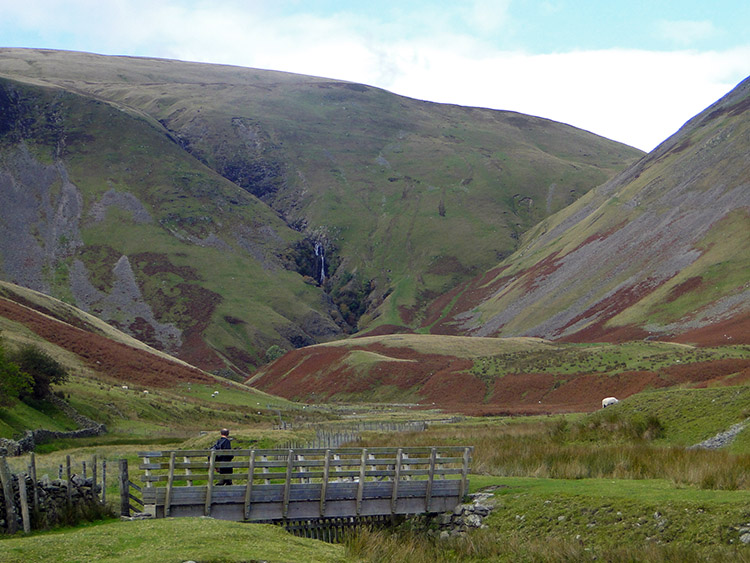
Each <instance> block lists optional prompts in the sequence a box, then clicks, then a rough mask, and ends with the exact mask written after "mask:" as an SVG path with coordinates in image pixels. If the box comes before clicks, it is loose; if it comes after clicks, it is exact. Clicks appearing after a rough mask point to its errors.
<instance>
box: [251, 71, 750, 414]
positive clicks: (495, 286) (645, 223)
mask: <svg viewBox="0 0 750 563" xmlns="http://www.w3.org/2000/svg"><path fill="white" fill-rule="evenodd" d="M748 154H750V79H747V80H745V81H743V82H742V83H741V84H740V85H738V86H737V87H736V88H735V89H734V90H733V91H732V92H730V93H729V94H728V95H727V96H725V97H724V98H722V99H721V100H719V101H718V102H717V103H715V104H714V105H712V106H711V107H709V108H708V109H706V110H705V111H704V112H702V113H700V114H699V115H698V116H696V117H695V118H693V119H692V120H690V121H689V122H688V123H687V124H686V125H685V126H684V127H683V128H682V129H681V130H680V131H679V132H677V133H676V134H675V135H673V136H672V137H670V138H669V139H668V140H667V141H665V142H664V143H663V144H662V145H660V146H659V147H658V148H657V149H656V150H654V151H653V152H652V153H651V154H649V155H648V156H646V157H644V158H643V159H642V160H640V161H639V162H637V163H636V164H634V165H633V166H631V167H630V168H628V169H627V170H625V171H624V172H623V173H621V174H620V175H618V176H617V177H615V178H614V179H612V180H611V181H609V182H607V183H606V184H604V185H602V186H601V187H599V188H597V189H595V190H592V191H591V192H589V193H588V194H587V195H585V196H584V197H582V198H581V199H580V200H578V201H577V202H575V203H574V204H572V205H571V206H570V207H568V208H566V209H564V210H562V211H560V212H558V213H556V214H554V215H552V216H551V217H549V218H547V219H546V220H544V221H542V222H541V223H540V224H539V225H538V226H537V227H535V228H534V229H532V231H531V232H530V233H529V234H528V235H527V236H526V237H525V238H524V240H523V241H522V244H521V247H520V249H519V250H518V251H517V252H516V253H515V254H513V255H512V256H511V257H509V258H508V259H506V260H504V261H503V262H501V263H500V264H499V265H497V266H496V267H495V268H493V269H491V270H489V271H487V272H486V273H484V274H482V275H480V276H478V277H476V278H474V279H473V280H471V281H469V282H467V283H464V284H461V285H459V286H457V287H456V288H455V289H454V290H453V291H450V292H447V293H446V294H445V295H443V296H441V297H440V298H438V299H437V300H435V301H434V302H433V303H432V304H431V306H430V310H429V313H430V314H429V315H428V316H427V318H426V319H425V322H424V323H423V326H422V328H421V332H424V333H428V332H429V334H410V332H412V331H410V330H409V329H408V328H407V327H404V326H392V327H380V330H379V331H378V330H374V331H372V332H371V333H370V335H369V336H361V337H358V338H352V339H348V340H346V341H344V342H337V343H331V344H324V345H317V346H312V347H307V348H303V349H300V350H295V351H293V352H291V353H289V354H287V355H286V356H285V357H283V358H281V359H279V360H277V361H276V362H274V363H272V364H270V365H268V366H265V367H264V368H262V369H261V370H259V371H258V372H257V373H256V374H255V375H254V376H253V377H252V378H251V379H250V380H249V381H250V382H251V383H252V384H253V385H257V386H259V387H260V388H262V389H264V390H267V391H269V392H272V393H277V394H279V395H282V396H285V397H291V398H296V399H301V400H320V398H321V397H323V398H326V399H327V400H353V399H356V400H361V401H376V400H377V401H383V400H384V401H391V402H413V403H415V404H419V405H422V406H428V405H439V406H443V407H446V408H449V409H452V410H460V411H462V412H467V413H471V414H498V413H507V414H518V413H554V412H568V411H580V410H593V409H596V408H599V406H600V404H601V403H600V401H601V399H602V398H603V397H606V396H611V395H614V396H617V397H618V398H620V399H622V398H625V397H628V396H630V395H632V394H634V393H638V392H640V391H643V390H645V389H649V388H651V389H658V388H663V387H672V386H682V387H707V386H720V385H744V384H747V383H748V381H750V346H749V345H750V282H748V279H749V278H748V272H749V271H750V268H749V266H750V263H749V261H750V160H749V159H748ZM386 328H387V330H389V331H391V332H393V333H398V334H385V333H384V331H385V329H386ZM498 337H500V338H498Z"/></svg>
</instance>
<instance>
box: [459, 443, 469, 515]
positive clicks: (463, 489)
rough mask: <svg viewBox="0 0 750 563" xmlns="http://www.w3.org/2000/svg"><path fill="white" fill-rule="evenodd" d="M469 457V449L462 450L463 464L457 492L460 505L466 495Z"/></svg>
mask: <svg viewBox="0 0 750 563" xmlns="http://www.w3.org/2000/svg"><path fill="white" fill-rule="evenodd" d="M470 456H471V448H464V462H463V466H462V467H461V488H460V489H459V491H458V502H459V503H461V502H463V500H464V495H465V494H466V481H467V479H468V477H469V457H470Z"/></svg>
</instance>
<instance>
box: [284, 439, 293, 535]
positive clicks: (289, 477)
mask: <svg viewBox="0 0 750 563" xmlns="http://www.w3.org/2000/svg"><path fill="white" fill-rule="evenodd" d="M293 459H294V450H289V454H288V455H287V458H286V479H285V480H284V504H283V505H282V507H281V514H282V516H284V520H286V515H287V514H288V513H289V493H290V491H291V484H292V460H293Z"/></svg>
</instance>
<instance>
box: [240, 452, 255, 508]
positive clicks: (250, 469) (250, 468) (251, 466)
mask: <svg viewBox="0 0 750 563" xmlns="http://www.w3.org/2000/svg"><path fill="white" fill-rule="evenodd" d="M253 473H255V450H253V451H251V452H250V460H249V461H248V463H247V484H246V485H245V507H244V510H243V515H244V517H245V520H249V519H250V501H251V499H252V495H253Z"/></svg>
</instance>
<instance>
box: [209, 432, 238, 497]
mask: <svg viewBox="0 0 750 563" xmlns="http://www.w3.org/2000/svg"><path fill="white" fill-rule="evenodd" d="M211 449H212V450H231V449H232V442H231V440H230V439H229V430H228V429H227V428H222V429H221V432H220V436H219V439H218V440H216V443H215V444H214V445H213V446H211ZM233 459H234V456H233V455H217V456H216V461H232V460H233ZM233 471H234V470H233V469H232V468H231V467H219V473H221V474H222V475H227V474H231V473H232V472H233ZM218 484H219V485H231V484H232V480H231V479H222V480H221V481H219V483H218Z"/></svg>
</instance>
